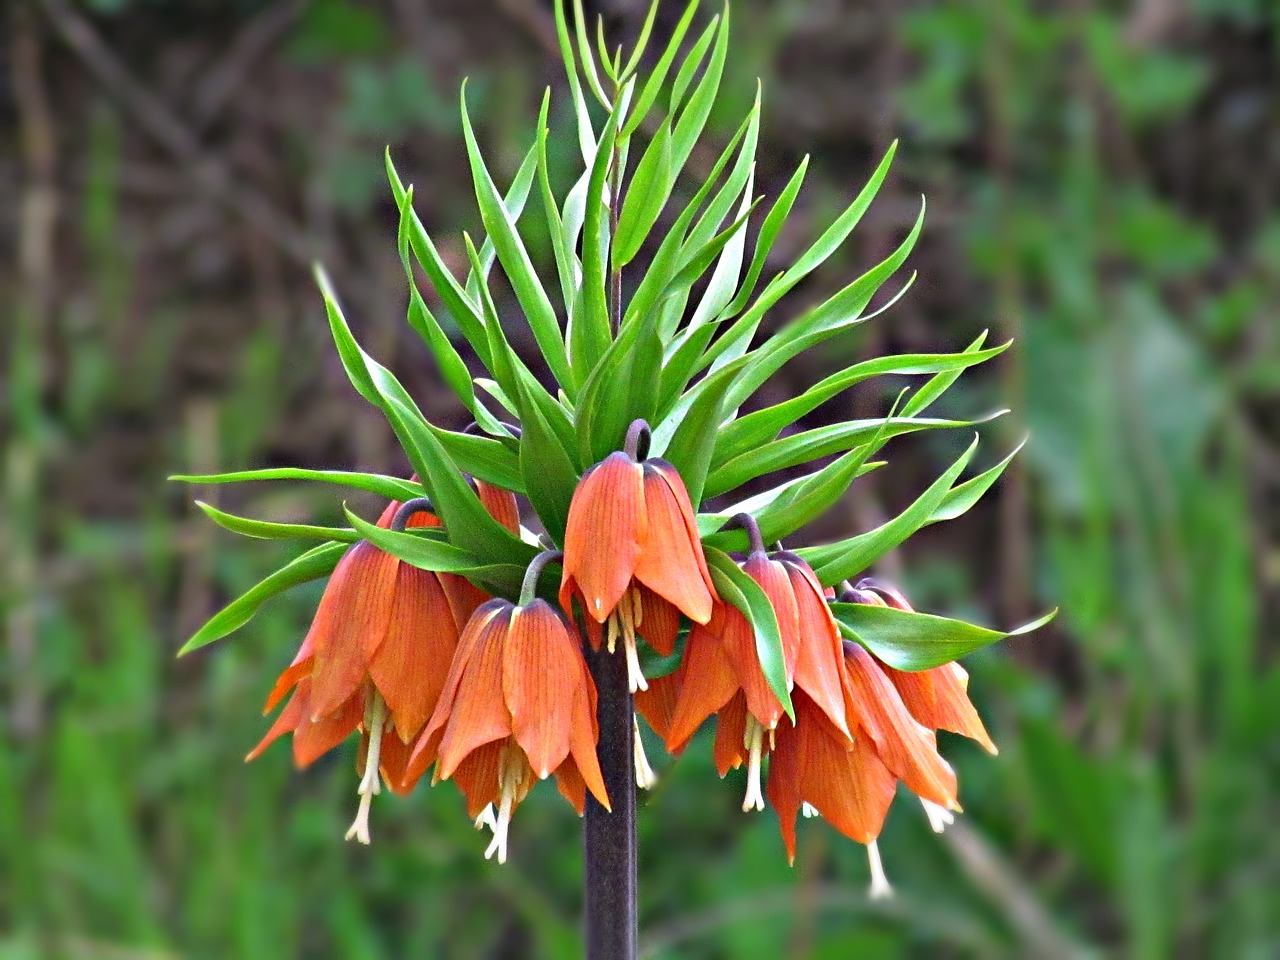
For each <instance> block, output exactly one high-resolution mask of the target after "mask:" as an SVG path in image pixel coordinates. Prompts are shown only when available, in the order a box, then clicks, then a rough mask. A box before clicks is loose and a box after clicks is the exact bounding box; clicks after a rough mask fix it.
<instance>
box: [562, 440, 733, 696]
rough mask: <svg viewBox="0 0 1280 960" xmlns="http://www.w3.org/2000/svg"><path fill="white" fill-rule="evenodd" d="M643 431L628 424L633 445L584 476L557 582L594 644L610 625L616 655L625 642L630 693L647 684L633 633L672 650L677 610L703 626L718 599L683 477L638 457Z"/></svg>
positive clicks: (576, 495) (655, 461)
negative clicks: (575, 605) (576, 605)
mask: <svg viewBox="0 0 1280 960" xmlns="http://www.w3.org/2000/svg"><path fill="white" fill-rule="evenodd" d="M647 433H648V427H647V426H646V425H644V423H643V421H637V422H636V423H635V424H632V428H631V430H629V431H628V434H627V444H626V447H627V448H626V449H625V450H622V451H618V452H617V453H611V454H609V456H607V457H605V459H604V460H603V461H601V462H600V463H598V464H596V465H595V466H594V467H592V468H591V469H590V470H588V471H587V472H586V474H584V475H583V478H582V480H581V482H580V483H579V484H578V488H577V490H575V491H574V494H573V499H572V501H571V502H570V505H569V517H568V522H567V526H566V530H565V544H564V576H563V579H562V580H561V583H560V606H561V607H562V608H563V609H564V610H565V612H566V613H568V614H570V615H572V612H573V606H572V603H573V598H574V597H577V598H578V600H579V601H580V603H581V606H582V609H583V614H584V619H585V622H586V626H587V630H588V636H589V638H590V640H591V643H592V645H593V647H595V648H596V649H599V646H600V642H601V625H603V624H605V623H607V624H608V645H609V651H610V652H613V651H614V649H615V646H616V643H617V639H618V637H619V636H622V638H623V643H624V647H625V651H626V657H627V672H628V676H629V677H630V682H631V689H632V692H634V691H636V690H643V689H645V687H646V685H647V682H646V680H645V677H644V673H643V672H642V671H641V669H640V660H639V655H638V653H637V651H636V631H637V630H639V631H640V635H641V636H642V637H643V638H644V639H645V640H646V641H648V642H649V644H650V645H651V646H652V647H653V648H654V649H655V650H657V651H658V652H660V653H663V654H670V652H671V650H672V648H673V646H674V644H675V637H676V632H677V629H678V626H679V624H678V615H677V613H676V610H679V612H680V613H683V614H684V615H685V616H686V617H688V618H689V619H690V620H692V621H693V622H694V623H706V622H707V621H708V620H710V619H711V612H712V604H713V603H714V601H715V600H716V599H717V598H716V592H715V587H714V586H713V585H712V583H711V574H710V571H708V569H707V561H706V557H705V556H704V554H703V551H702V541H701V539H700V538H699V536H698V526H697V522H696V520H695V516H694V510H693V504H692V503H691V502H690V501H689V493H688V491H687V490H686V489H685V486H684V481H683V480H681V479H680V474H679V473H678V472H677V471H676V469H675V467H673V466H672V465H671V464H669V463H667V462H666V461H665V460H660V459H642V458H639V457H638V452H639V444H641V443H644V444H646V445H647V442H648V441H647ZM672 607H674V608H675V609H672Z"/></svg>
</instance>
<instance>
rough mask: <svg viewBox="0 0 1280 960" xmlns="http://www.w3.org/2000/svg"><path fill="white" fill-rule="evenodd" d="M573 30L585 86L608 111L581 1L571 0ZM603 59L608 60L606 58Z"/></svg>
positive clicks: (607, 99)
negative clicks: (576, 38)
mask: <svg viewBox="0 0 1280 960" xmlns="http://www.w3.org/2000/svg"><path fill="white" fill-rule="evenodd" d="M573 28H574V31H575V33H576V34H577V37H578V55H579V56H580V57H581V58H582V71H583V76H584V78H585V79H586V81H587V86H588V87H590V88H591V92H592V93H594V94H595V96H596V99H597V100H599V101H600V105H601V106H602V107H604V108H605V109H606V110H608V109H609V108H610V106H611V104H610V103H609V97H608V96H607V95H606V94H605V92H604V87H603V86H602V85H601V83H600V76H599V74H597V73H596V62H595V58H594V57H593V56H592V53H591V41H590V40H588V39H587V21H586V17H585V16H584V15H583V12H582V0H573ZM605 59H608V58H607V57H606V58H605Z"/></svg>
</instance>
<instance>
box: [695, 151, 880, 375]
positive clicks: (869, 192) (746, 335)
mask: <svg viewBox="0 0 1280 960" xmlns="http://www.w3.org/2000/svg"><path fill="white" fill-rule="evenodd" d="M897 146H898V145H897V142H896V141H895V142H894V144H893V145H892V146H891V147H890V148H889V150H888V152H887V153H886V154H885V155H884V159H883V160H881V161H880V165H879V166H878V167H876V169H875V172H874V173H872V174H871V178H870V179H869V180H868V181H867V183H866V186H864V187H863V188H862V190H861V192H860V193H859V194H858V196H857V197H855V198H854V200H853V202H852V203H851V204H849V206H848V207H847V208H846V209H845V211H844V212H843V213H842V214H841V215H840V216H839V217H838V218H837V219H836V221H835V223H833V224H832V225H831V226H830V227H828V228H827V229H826V231H825V232H824V233H823V234H822V236H820V237H819V238H818V239H817V240H816V241H815V242H814V243H813V245H812V246H810V247H809V249H808V250H806V251H805V252H804V253H803V254H801V255H800V258H799V259H798V260H796V262H795V263H794V264H792V265H791V266H790V267H788V268H787V270H785V271H784V272H783V273H782V274H781V276H779V277H777V278H776V279H775V280H773V281H772V282H770V283H769V285H768V286H767V287H765V289H764V292H762V293H761V294H760V297H759V298H758V299H757V300H756V302H755V303H754V304H752V306H751V309H749V310H748V311H747V312H746V313H744V314H743V315H742V316H741V317H739V318H738V319H737V320H735V321H734V322H733V324H732V325H731V326H730V327H729V329H728V330H726V331H725V332H724V334H723V335H722V336H721V337H720V339H719V340H718V341H716V344H715V347H714V348H712V350H711V351H709V352H708V353H707V354H706V356H705V357H704V358H703V361H702V363H700V364H699V367H698V369H701V368H702V367H703V366H706V365H707V364H711V365H712V367H713V369H714V367H715V366H716V361H717V359H718V358H719V357H720V355H721V354H722V353H724V352H726V351H737V352H738V353H741V352H742V351H743V350H744V349H745V344H749V343H750V342H751V338H752V336H754V334H755V331H756V327H758V326H759V324H760V320H761V319H762V318H763V317H764V315H765V313H766V312H767V311H768V310H769V309H770V308H771V307H772V306H773V305H774V304H775V303H777V302H778V301H779V300H781V299H782V297H783V295H784V294H786V293H787V292H788V291H789V290H791V288H792V287H794V286H795V285H796V284H798V283H799V282H800V281H801V280H803V279H804V278H805V277H807V276H808V275H809V274H810V273H812V272H813V271H814V270H816V269H817V268H818V267H820V266H821V265H822V264H823V263H824V262H825V261H826V260H827V258H828V257H830V256H831V255H832V254H833V253H835V252H836V250H838V249H839V248H840V246H841V244H843V243H844V241H845V239H846V238H847V237H848V236H849V234H850V233H852V232H853V228H854V227H856V226H857V225H858V221H860V220H861V219H862V216H863V214H865V213H866V212H867V208H868V207H870V206H871V201H872V200H874V199H875V195H876V192H877V191H878V190H879V189H880V185H881V183H883V182H884V178H885V177H886V176H887V175H888V173H889V166H890V164H892V162H893V156H894V153H895V152H896V151H897Z"/></svg>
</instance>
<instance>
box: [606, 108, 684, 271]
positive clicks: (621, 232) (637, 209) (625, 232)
mask: <svg viewBox="0 0 1280 960" xmlns="http://www.w3.org/2000/svg"><path fill="white" fill-rule="evenodd" d="M671 167H672V154H671V121H670V120H664V121H662V125H661V126H660V127H658V132H657V133H656V134H654V137H653V140H651V141H650V142H649V146H648V147H646V148H645V151H644V154H643V155H642V156H641V157H640V163H639V164H638V165H637V166H636V172H635V175H634V176H632V178H631V182H630V183H628V184H627V195H626V197H625V199H624V200H623V202H622V213H621V214H620V215H619V217H618V232H617V234H616V236H615V237H614V241H613V268H614V269H615V270H618V269H620V268H622V267H624V266H626V265H627V264H628V263H630V262H631V261H632V259H634V258H635V255H636V254H637V253H639V252H640V247H641V245H642V244H643V243H644V240H645V237H647V236H648V235H649V231H650V229H652V227H653V225H654V223H656V222H657V220H658V215H659V214H660V213H661V212H662V208H663V207H664V206H666V203H667V198H668V197H670V196H671V188H672V186H674V184H675V177H674V176H673V175H672V169H671Z"/></svg>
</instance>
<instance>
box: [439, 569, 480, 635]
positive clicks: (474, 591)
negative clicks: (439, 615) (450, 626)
mask: <svg viewBox="0 0 1280 960" xmlns="http://www.w3.org/2000/svg"><path fill="white" fill-rule="evenodd" d="M436 577H437V579H438V580H439V581H440V587H441V588H442V589H443V590H444V595H445V598H446V599H447V600H448V601H449V610H450V612H451V613H452V614H453V622H454V624H455V625H456V627H457V632H458V635H459V636H461V634H462V631H463V630H464V629H466V626H467V621H468V620H470V619H471V615H472V614H473V613H475V612H476V610H478V609H479V607H480V605H481V604H483V603H487V602H488V601H490V600H492V599H493V597H491V596H489V594H487V593H485V592H484V591H483V590H481V589H480V588H479V587H477V586H476V585H475V584H474V583H472V582H471V581H470V580H468V579H467V578H466V577H462V576H459V575H458V574H456V573H438V574H436Z"/></svg>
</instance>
